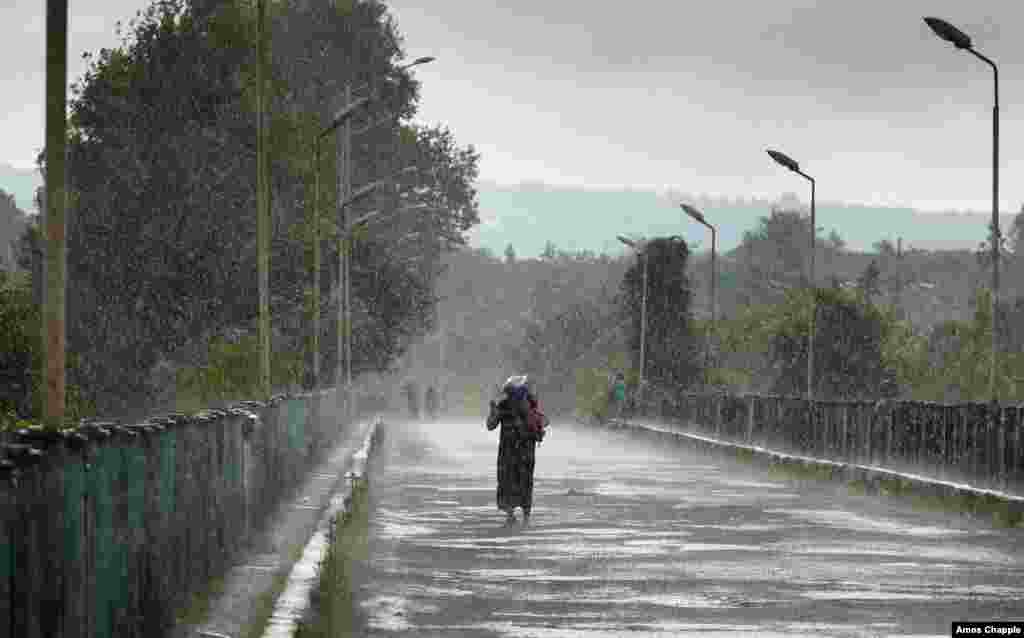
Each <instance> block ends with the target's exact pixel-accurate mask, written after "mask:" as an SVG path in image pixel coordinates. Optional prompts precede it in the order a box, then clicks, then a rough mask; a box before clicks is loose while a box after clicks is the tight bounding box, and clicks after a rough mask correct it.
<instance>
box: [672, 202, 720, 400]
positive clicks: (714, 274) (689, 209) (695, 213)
mask: <svg viewBox="0 0 1024 638" xmlns="http://www.w3.org/2000/svg"><path fill="white" fill-rule="evenodd" d="M679 207H680V208H682V209H683V212H684V213H686V214H687V215H689V216H690V217H692V218H693V219H694V220H696V221H697V222H699V223H701V224H703V225H704V226H706V227H707V228H708V229H709V230H711V277H710V279H711V336H712V337H714V336H716V335H717V333H718V329H717V328H718V305H717V304H716V303H715V288H716V280H717V279H718V268H717V261H716V257H715V254H716V252H717V251H716V248H715V246H716V245H717V239H716V236H717V235H718V233H717V231H716V229H715V227H714V226H712V225H711V224H709V223H708V221H707V220H706V219H705V218H704V214H703V213H701V212H700V211H699V210H697V209H696V208H694V207H693V206H690V205H689V204H680V205H679ZM705 366H706V368H705V369H706V370H707V371H706V372H705V373H704V378H705V381H704V382H705V384H707V385H710V383H708V380H709V375H710V369H711V340H710V339H709V340H708V352H707V363H706V364H705Z"/></svg>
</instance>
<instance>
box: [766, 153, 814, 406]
mask: <svg viewBox="0 0 1024 638" xmlns="http://www.w3.org/2000/svg"><path fill="white" fill-rule="evenodd" d="M768 155H770V156H771V158H772V159H773V160H775V161H776V162H777V163H778V164H779V165H781V166H783V167H785V168H787V169H789V170H791V171H793V172H794V173H796V174H797V175H800V176H802V177H804V178H805V179H807V181H809V182H810V183H811V267H810V280H809V283H810V286H811V322H810V328H809V329H808V331H807V400H808V401H813V400H814V320H815V315H817V311H818V300H817V297H816V294H815V290H814V250H815V239H816V233H817V226H816V221H815V218H814V178H813V177H811V176H810V175H808V174H807V173H804V172H803V171H801V170H800V165H799V164H797V163H796V160H794V159H793V158H791V157H789V156H788V155H786V154H784V153H780V152H779V151H773V150H771V149H768Z"/></svg>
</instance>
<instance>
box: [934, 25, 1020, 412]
mask: <svg viewBox="0 0 1024 638" xmlns="http://www.w3.org/2000/svg"><path fill="white" fill-rule="evenodd" d="M924 21H925V24H927V25H928V27H929V28H931V30H932V31H934V32H935V35H937V36H939V37H940V38H942V39H943V40H946V41H948V42H951V43H953V46H955V47H956V48H958V49H965V50H966V51H967V52H968V53H970V54H971V55H973V56H974V57H976V58H978V59H979V60H982V61H983V62H985V63H986V64H988V65H989V66H990V67H992V74H993V78H994V80H995V101H994V102H993V104H992V366H991V370H990V372H989V391H990V392H991V395H992V401H993V402H997V401H999V395H998V391H997V389H996V356H997V352H998V351H999V320H998V318H997V312H998V308H999V244H1000V238H1001V237H1000V232H999V68H998V67H997V66H996V63H995V62H993V61H992V60H990V59H989V58H987V57H985V56H984V55H982V54H981V53H978V52H977V51H976V50H975V49H974V46H973V45H972V44H971V38H970V37H969V36H968V35H967V34H966V33H964V32H963V31H961V30H960V29H957V28H956V27H954V26H953V25H952V24H950V23H948V22H946V21H945V20H940V19H939V18H924Z"/></svg>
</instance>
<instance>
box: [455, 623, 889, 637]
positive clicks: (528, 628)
mask: <svg viewBox="0 0 1024 638" xmlns="http://www.w3.org/2000/svg"><path fill="white" fill-rule="evenodd" d="M437 628H438V629H448V628H451V629H456V628H457V629H466V630H483V631H489V632H494V633H498V634H501V635H505V636H515V637H516V638H591V637H596V638H621V637H622V636H623V635H624V634H628V635H629V636H630V637H631V638H674V637H676V636H709V637H711V638H738V637H742V638H750V636H758V638H808V637H809V636H822V635H828V634H826V633H823V631H830V630H831V631H838V632H842V633H841V635H843V636H858V637H859V636H865V637H867V636H877V634H876V633H870V634H869V633H864V631H863V627H856V628H853V627H848V626H846V625H833V626H831V627H830V628H829V629H824V630H823V629H821V628H819V629H815V630H807V631H799V630H797V631H778V630H772V629H768V630H766V629H765V628H764V627H763V626H760V625H733V624H727V623H721V624H704V623H679V622H667V621H666V622H661V623H657V622H654V623H651V622H645V623H623V622H589V623H575V624H573V625H572V626H570V627H551V626H535V625H527V624H519V623H511V622H506V623H500V622H491V623H480V624H475V625H460V626H457V627H450V626H445V627H441V626H438V627H437Z"/></svg>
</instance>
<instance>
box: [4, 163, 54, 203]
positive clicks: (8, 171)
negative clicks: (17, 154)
mask: <svg viewBox="0 0 1024 638" xmlns="http://www.w3.org/2000/svg"><path fill="white" fill-rule="evenodd" d="M42 185H43V178H42V176H41V175H40V174H39V171H38V170H36V169H34V168H32V169H24V168H16V167H14V166H11V165H10V164H7V163H6V162H0V188H2V189H4V190H5V191H7V192H8V193H10V194H11V195H14V201H15V203H17V205H18V208H20V209H21V210H22V211H24V212H26V213H28V214H30V215H31V214H35V212H36V205H35V196H36V188H37V187H39V186H42Z"/></svg>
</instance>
